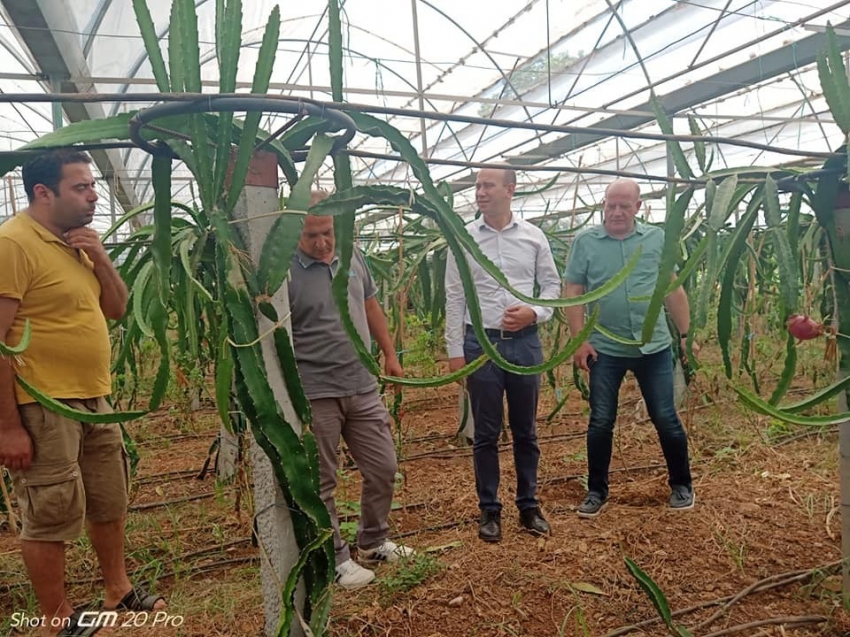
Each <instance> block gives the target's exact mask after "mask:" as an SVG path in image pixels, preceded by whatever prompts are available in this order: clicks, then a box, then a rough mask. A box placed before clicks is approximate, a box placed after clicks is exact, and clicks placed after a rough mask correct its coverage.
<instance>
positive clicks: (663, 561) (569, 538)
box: [0, 377, 850, 637]
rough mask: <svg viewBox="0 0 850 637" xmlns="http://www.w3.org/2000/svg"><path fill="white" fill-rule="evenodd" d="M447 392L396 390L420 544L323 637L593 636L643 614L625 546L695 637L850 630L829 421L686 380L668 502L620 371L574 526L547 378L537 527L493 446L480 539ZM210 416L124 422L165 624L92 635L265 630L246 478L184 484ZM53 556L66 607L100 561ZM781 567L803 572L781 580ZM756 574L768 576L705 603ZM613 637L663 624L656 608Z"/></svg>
mask: <svg viewBox="0 0 850 637" xmlns="http://www.w3.org/2000/svg"><path fill="white" fill-rule="evenodd" d="M807 383H808V381H807V380H805V379H802V380H801V381H800V383H799V385H800V387H801V388H805V386H806V385H807ZM456 391H457V390H456V388H455V387H454V386H452V387H449V388H443V389H440V390H417V391H413V390H408V391H406V392H405V398H406V407H405V413H404V418H403V421H402V427H401V435H402V438H403V440H404V442H403V445H402V461H401V463H400V468H401V472H402V474H403V482H402V483H401V485H400V487H399V488H398V491H397V495H396V501H397V503H398V505H399V508H398V509H397V510H395V511H394V512H393V514H392V517H391V524H392V529H393V530H392V535H393V537H394V538H402V540H403V541H404V542H405V543H407V544H409V545H411V546H414V547H416V548H417V549H418V550H419V551H420V552H422V553H424V554H425V556H426V557H424V558H420V559H418V560H415V561H413V562H410V563H406V564H402V565H400V566H397V567H393V566H385V567H382V568H381V569H379V573H378V575H379V580H378V582H377V583H376V584H374V585H372V586H369V587H367V588H365V589H362V590H360V591H356V592H343V591H337V592H336V594H335V601H334V610H333V617H332V624H331V630H330V634H331V635H333V636H334V637H349V636H354V635H358V636H364V637H366V636H376V637H377V636H379V635H381V636H388V637H402V636H414V637H420V636H421V637H461V636H473V635H475V636H478V635H482V636H490V635H493V636H503V635H504V636H533V637H550V636H552V637H554V636H582V637H583V636H592V637H597V636H600V637H601V636H604V635H609V634H611V633H612V632H614V631H616V630H617V629H618V628H620V627H624V626H628V625H633V624H637V623H639V622H643V621H645V620H651V619H653V618H656V617H657V614H656V612H655V611H654V609H653V607H652V604H651V602H650V601H649V599H648V598H647V596H646V595H645V594H644V593H643V592H642V591H641V590H640V588H639V587H638V585H637V583H636V581H635V580H634V579H633V578H632V577H631V576H630V575H629V572H628V570H627V568H626V566H625V563H624V557H625V556H628V557H630V558H631V559H633V560H634V561H635V562H636V563H637V564H638V565H639V566H640V567H641V568H642V569H643V570H644V571H646V573H647V574H649V576H650V577H652V579H653V580H654V581H655V582H656V583H657V584H658V585H659V586H660V588H661V589H662V590H663V591H664V593H665V594H666V596H667V598H668V600H669V602H670V606H671V608H672V610H673V611H674V612H676V611H685V610H687V612H686V613H683V614H680V615H678V616H677V617H676V621H677V622H678V623H680V624H682V625H684V626H687V627H688V628H689V629H690V630H691V631H692V632H693V633H694V635H696V636H697V637H708V636H709V635H711V636H713V637H720V636H721V635H727V634H734V635H744V636H752V637H755V636H759V635H763V636H776V637H779V636H787V637H791V636H794V637H804V636H813V635H824V636H836V637H837V636H841V635H850V616H848V615H847V614H846V613H845V612H844V611H843V610H841V606H840V595H839V591H840V578H839V577H838V576H837V575H836V571H835V570H834V567H832V568H830V567H829V565H834V564H835V563H836V562H837V561H838V560H840V557H841V553H840V512H839V511H838V509H837V506H838V502H839V498H838V472H837V466H838V443H837V434H835V433H834V432H819V433H818V432H805V431H803V430H796V429H788V428H785V427H783V426H780V425H778V424H777V423H772V422H770V421H769V419H766V418H764V417H760V416H754V415H752V414H749V413H747V412H745V411H743V410H742V408H740V407H739V405H738V404H737V403H736V402H734V401H733V400H732V398H731V396H730V395H729V392H726V391H720V390H718V389H717V383H716V382H713V381H712V382H709V381H706V380H705V378H704V377H700V378H699V379H698V380H697V381H696V383H695V385H692V387H691V391H690V394H689V397H688V402H687V405H686V406H685V408H684V409H683V410H682V416H683V420H684V421H685V423H686V426H687V429H688V431H689V434H690V439H691V455H692V460H693V472H694V477H695V489H696V494H697V504H696V507H695V509H694V510H692V511H689V512H679V513H674V512H671V511H668V510H667V509H666V508H665V504H666V498H667V495H668V487H667V485H666V472H665V470H664V467H663V466H662V464H661V463H662V462H663V459H662V457H661V453H660V450H659V447H658V443H657V439H656V436H655V432H654V429H653V427H652V425H651V423H649V422H648V420H647V419H646V415H645V412H644V411H643V408H642V405H641V403H640V402H639V400H638V393H637V390H636V388H635V386H634V381H633V380H627V382H626V384H625V386H624V390H623V394H622V396H621V409H620V416H619V421H618V428H617V438H616V443H615V451H614V458H613V462H612V470H613V472H612V476H611V505H610V506H609V508H608V509H607V510H606V511H605V512H604V513H603V514H602V516H601V517H599V518H598V519H596V520H592V521H587V520H580V519H579V518H578V517H577V516H576V513H575V507H576V505H577V503H578V502H579V501H580V499H581V497H582V496H583V493H584V486H583V481H584V474H585V456H584V431H585V429H586V414H585V412H586V407H585V404H584V403H583V402H582V401H581V399H580V397H579V396H578V393H577V392H575V391H574V390H570V391H572V392H573V394H574V395H573V396H571V397H570V399H569V401H568V402H567V404H566V405H565V406H564V408H563V409H562V410H561V412H560V413H559V414H558V415H557V416H555V418H554V419H553V420H552V422H546V419H545V416H546V414H547V413H549V410H551V408H552V405H554V404H555V399H554V396H553V395H552V392H551V390H549V389H548V388H547V389H545V390H544V392H543V405H542V406H541V409H540V415H541V421H540V425H539V435H540V441H541V449H542V459H541V466H540V487H539V494H540V497H541V500H542V503H543V508H544V512H545V514H546V515H547V517H548V519H549V521H550V522H551V524H552V527H553V530H554V532H553V535H552V537H551V538H548V539H539V538H534V537H532V536H530V535H528V534H525V533H522V532H520V530H519V527H518V523H517V519H516V512H515V509H514V507H513V504H512V501H513V488H514V480H515V474H514V472H513V468H512V465H513V462H512V458H511V454H510V447H509V444H507V443H506V444H505V445H504V448H503V453H502V499H503V502H504V504H505V509H504V513H503V526H504V539H503V541H502V542H501V543H500V544H498V545H488V544H485V543H483V542H481V541H479V540H478V538H477V525H476V518H477V505H476V498H475V492H474V480H473V472H472V459H471V452H470V450H469V448H467V447H464V446H463V445H459V444H458V442H457V440H456V439H455V438H454V434H455V430H456V428H457V411H458V408H457V395H456ZM217 430H218V425H217V420H216V416H215V413H214V411H213V410H212V409H205V410H202V411H201V412H196V413H195V414H193V416H192V418H191V419H189V418H187V417H185V416H184V415H181V414H180V413H177V412H176V411H175V410H171V411H170V412H169V411H161V412H160V413H157V414H155V415H153V416H151V417H149V418H147V419H145V420H144V421H141V422H139V423H134V424H132V425H131V426H130V431H131V432H132V434H133V435H134V436H135V438H136V440H137V441H138V444H139V451H140V455H141V462H140V465H139V467H138V474H137V477H136V479H135V482H134V486H133V492H132V510H131V512H130V516H129V519H128V525H127V528H128V532H127V544H128V552H129V556H130V566H131V568H132V569H133V570H134V572H135V576H134V577H135V578H136V579H137V580H148V581H149V582H150V583H151V586H152V588H153V589H154V590H155V591H156V592H158V593H162V594H163V595H165V596H166V597H167V598H168V601H169V607H168V612H169V615H170V617H171V622H172V623H178V622H179V623H180V624H181V625H180V626H173V625H171V626H162V625H159V626H156V627H154V626H153V625H152V624H151V622H152V618H148V619H146V620H145V621H144V622H142V621H141V620H140V621H139V623H140V624H141V625H140V626H137V627H130V628H115V629H113V630H112V631H110V633H109V634H118V635H127V636H128V637H133V636H135V635H175V636H176V635H180V636H187V637H188V636H193V637H194V636H197V637H200V636H205V637H206V636H211V635H227V636H232V637H239V636H249V635H250V636H257V635H260V634H261V633H262V625H263V617H262V598H261V593H260V583H259V575H258V570H259V559H260V557H259V551H258V550H257V549H256V548H254V547H252V545H251V543H250V533H251V513H252V503H251V497H250V490H249V489H248V490H246V489H245V488H244V487H245V486H246V484H247V482H248V480H249V478H247V477H246V478H244V479H243V480H242V483H241V484H238V485H237V486H234V485H216V484H215V481H214V480H213V479H212V478H211V477H210V476H207V477H206V478H205V479H202V480H198V479H196V476H197V474H198V473H199V471H200V469H201V466H202V464H203V462H204V460H205V458H206V457H207V451H208V449H209V447H210V444H211V443H212V442H213V440H214V439H215V436H216V432H217ZM806 433H808V434H809V435H800V434H806ZM794 436H798V437H796V438H794ZM239 487H241V489H240V488H239ZM358 492H359V476H358V474H357V472H356V470H355V469H347V470H346V471H344V472H343V479H342V480H341V486H340V490H339V494H338V500H339V502H340V504H341V506H343V507H344V506H345V505H346V504H349V503H354V502H356V501H357V499H358ZM237 501H238V506H237ZM67 562H68V567H67V570H68V581H69V584H70V594H71V598H72V600H73V601H74V603H84V602H91V601H92V600H96V599H97V597H98V596H99V595H100V588H99V583H98V578H99V573H98V571H97V568H96V562H95V561H94V556H93V552H92V550H91V546H90V544H89V543H88V541H87V540H86V539H81V540H80V541H79V542H77V543H75V544H74V545H73V546H71V547H70V549H69V552H68V559H67ZM804 571H812V573H811V574H801V572H804ZM783 574H789V575H791V576H793V575H796V574H800V577H798V578H797V580H796V581H792V582H787V583H785V584H782V583H781V582H782V580H787V579H788V578H786V577H784V576H782V575H783ZM765 578H775V579H776V580H779V582H780V585H779V586H775V587H773V588H767V589H763V590H756V591H753V592H750V593H749V594H747V595H745V596H743V597H742V598H740V599H739V600H736V601H734V602H733V603H731V604H730V605H729V606H728V607H724V606H723V605H722V604H723V602H724V601H728V600H729V599H730V598H731V597H732V596H735V595H737V594H739V593H741V592H744V591H746V590H747V589H748V587H752V586H753V585H754V584H755V583H757V582H758V581H760V580H762V579H765ZM700 606H701V607H700ZM14 613H19V615H18V616H19V617H20V613H24V614H25V615H27V616H29V617H32V616H36V615H37V612H36V606H35V602H34V600H33V597H32V594H31V591H30V588H29V585H28V583H27V578H26V575H25V573H24V571H23V564H22V560H21V556H20V551H19V548H18V543H17V538H16V536H15V534H14V533H13V532H12V530H11V529H10V528H9V526H8V524H6V525H4V526H3V527H2V529H0V635H18V634H30V633H28V632H27V631H26V630H18V629H15V628H13V621H12V617H13V614H14ZM782 618H785V619H784V621H782ZM795 618H796V619H797V620H799V619H800V618H807V620H806V621H805V622H804V623H795ZM707 620H711V621H710V623H707ZM760 622H765V623H762V624H760ZM742 626H743V627H742ZM102 634H106V631H104V632H103V633H102ZM620 634H625V633H620ZM629 634H632V635H653V636H656V635H658V636H660V635H666V634H668V633H667V632H666V629H665V628H664V627H663V626H662V625H661V624H660V623H659V622H655V623H651V624H648V625H645V626H643V628H641V629H635V630H633V631H632V632H630V633H629Z"/></svg>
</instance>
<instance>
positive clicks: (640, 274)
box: [564, 223, 671, 358]
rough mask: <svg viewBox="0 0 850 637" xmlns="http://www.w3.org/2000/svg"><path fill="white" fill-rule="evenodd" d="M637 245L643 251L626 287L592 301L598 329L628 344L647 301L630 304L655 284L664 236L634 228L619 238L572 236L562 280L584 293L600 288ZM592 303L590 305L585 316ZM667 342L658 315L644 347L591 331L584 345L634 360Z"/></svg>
mask: <svg viewBox="0 0 850 637" xmlns="http://www.w3.org/2000/svg"><path fill="white" fill-rule="evenodd" d="M638 246H643V251H642V252H641V256H640V260H639V261H638V264H637V266H635V269H634V270H632V272H631V274H630V275H629V277H628V279H626V282H625V283H624V284H623V285H621V286H620V287H618V288H617V289H616V290H614V291H613V292H611V293H610V294H608V295H607V296H604V297H603V298H601V299H599V301H597V304H598V305H599V324H600V325H602V327H605V328H606V329H608V330H609V331H610V332H612V333H614V334H617V335H618V336H622V337H624V338H627V339H630V340H637V341H639V340H640V339H641V332H642V330H643V323H644V318H645V317H646V311H647V309H648V308H649V302H648V301H635V300H631V299H633V298H634V297H641V296H643V297H648V296H650V295H652V291H653V290H654V289H655V283H656V281H658V269H659V267H660V266H661V254H662V252H663V249H664V231H663V230H661V229H660V228H656V227H655V226H649V225H646V224H642V223H637V224H635V230H634V232H632V234H630V235H629V236H627V237H626V238H624V239H615V238H613V237H611V236H609V235H608V232H607V231H606V230H605V227H604V226H596V227H593V228H588V229H587V230H582V231H581V232H579V233H578V234H577V235H576V238H575V239H574V240H573V244H572V246H571V248H570V256H569V258H568V259H567V270H566V272H565V273H564V279H565V280H566V281H567V282H568V283H576V284H580V285H583V286H584V289H585V290H586V291H588V292H590V291H592V290H595V289H596V288H598V287H600V286H601V285H603V284H604V283H606V282H607V281H608V280H610V279H611V278H612V277H613V276H614V275H615V274H616V273H617V272H619V271H620V270H622V269H623V267H624V266H625V265H626V262H627V261H628V260H629V258H630V257H631V256H632V255H633V254H634V252H635V250H637V249H638ZM594 306H595V304H590V306H589V307H588V314H590V313H591V312H593V309H594ZM670 343H671V338H670V329H669V328H668V327H667V321H666V319H665V314H664V312H661V314H659V316H658V321H657V322H656V323H655V330H654V331H653V333H652V340H651V341H649V343H646V344H645V345H643V346H641V347H638V346H636V345H623V344H622V343H617V342H616V341H612V340H611V339H610V338H607V337H606V336H603V335H602V334H601V333H600V332H598V331H594V332H593V334H592V335H591V336H590V344H591V345H593V347H594V349H596V350H597V351H599V352H602V353H603V354H608V355H610V356H625V357H630V358H635V357H638V356H640V355H641V354H654V353H656V352H660V351H661V350H663V349H664V348H665V347H668V346H669V345H670Z"/></svg>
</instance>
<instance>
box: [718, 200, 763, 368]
mask: <svg viewBox="0 0 850 637" xmlns="http://www.w3.org/2000/svg"><path fill="white" fill-rule="evenodd" d="M753 202H755V205H753ZM760 207H761V190H759V191H758V192H757V193H756V194H754V196H753V198H752V200H751V201H750V205H749V206H748V210H747V212H746V214H745V215H744V216H743V218H742V219H741V222H740V223H739V224H738V226H737V227H736V228H735V232H734V235H733V238H732V240H731V241H730V242H729V247H728V249H727V250H726V253H725V259H724V260H725V269H724V271H723V279H722V280H721V283H720V299H719V300H718V304H717V341H718V343H719V344H720V351H721V353H722V356H723V367H724V371H725V372H726V377H727V378H732V357H731V355H730V353H729V343H730V341H731V339H732V299H733V297H734V294H735V275H736V273H737V270H738V263H739V261H740V259H741V256H742V255H743V254H744V251H745V250H746V247H747V239H748V238H749V236H750V232H751V231H752V229H753V225H754V224H755V222H756V219H757V218H758V211H759V208H760Z"/></svg>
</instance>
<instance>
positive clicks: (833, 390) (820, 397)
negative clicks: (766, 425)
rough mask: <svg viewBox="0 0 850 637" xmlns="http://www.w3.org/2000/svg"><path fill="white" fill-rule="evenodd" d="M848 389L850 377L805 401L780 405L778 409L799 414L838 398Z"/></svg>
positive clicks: (840, 380)
mask: <svg viewBox="0 0 850 637" xmlns="http://www.w3.org/2000/svg"><path fill="white" fill-rule="evenodd" d="M847 388H850V376H847V377H846V378H841V379H839V380H837V381H836V382H834V383H833V384H832V385H830V386H829V387H825V388H824V389H822V390H820V391H819V392H817V393H816V394H813V395H812V396H809V397H808V398H806V399H805V400H801V401H800V402H796V403H793V404H791V405H780V406H779V407H778V409H781V410H782V411H784V412H788V413H791V414H798V413H800V412H801V411H806V410H807V409H811V408H812V407H817V406H818V405H820V404H821V403H822V402H824V401H825V400H829V399H830V398H832V397H833V396H837V395H838V394H840V393H841V392H842V391H844V390H845V389H847Z"/></svg>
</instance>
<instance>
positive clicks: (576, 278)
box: [564, 179, 694, 518]
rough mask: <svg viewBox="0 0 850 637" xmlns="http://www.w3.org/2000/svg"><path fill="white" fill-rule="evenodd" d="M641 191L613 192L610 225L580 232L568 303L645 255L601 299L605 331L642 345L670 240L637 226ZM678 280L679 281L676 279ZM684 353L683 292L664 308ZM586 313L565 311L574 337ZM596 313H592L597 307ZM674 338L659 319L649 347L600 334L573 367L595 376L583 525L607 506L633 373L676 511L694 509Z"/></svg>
mask: <svg viewBox="0 0 850 637" xmlns="http://www.w3.org/2000/svg"><path fill="white" fill-rule="evenodd" d="M640 203H641V201H640V188H639V187H638V185H637V183H636V182H634V181H632V180H630V179H619V180H617V181H615V182H613V183H612V184H611V185H610V186H608V188H607V190H606V191H605V199H604V201H603V213H604V218H603V225H601V226H596V227H593V228H589V229H587V230H584V231H582V232H580V233H579V234H578V235H577V236H576V238H575V240H574V241H573V244H572V247H571V249H570V255H569V259H568V261H567V270H566V272H565V274H564V279H565V280H566V286H565V290H564V293H565V296H567V297H575V296H579V295H581V294H584V293H585V292H586V291H587V292H589V291H592V290H595V289H596V288H598V287H600V286H601V285H603V284H604V283H605V282H607V281H608V280H610V279H611V277H613V276H614V275H615V274H616V273H617V272H618V271H619V270H621V269H622V268H623V266H625V264H626V262H627V261H628V260H629V258H630V257H631V255H632V254H634V252H635V251H636V250H637V249H638V248H641V249H642V252H641V257H640V260H639V262H638V264H637V267H636V268H635V269H634V270H633V271H632V273H631V274H630V275H629V277H628V279H627V280H626V283H625V284H624V285H622V286H620V287H619V288H617V289H616V290H614V291H613V292H611V293H610V294H608V295H607V296H605V297H603V298H601V299H599V301H597V303H596V304H597V305H598V307H599V324H600V325H601V326H602V327H604V328H606V329H607V330H608V331H609V332H611V333H613V334H616V335H617V336H620V337H622V338H624V339H628V340H632V341H635V340H637V341H640V339H641V332H642V330H643V324H644V320H645V318H646V311H647V308H648V307H649V303H648V302H647V301H636V300H634V299H635V297H647V296H649V295H651V294H652V291H653V290H654V289H655V283H656V281H657V280H658V269H659V266H660V264H661V254H662V251H663V247H664V232H663V231H662V230H661V229H660V228H657V227H654V226H648V225H645V224H642V223H637V222H636V221H635V216H636V215H637V212H638V210H639V209H640ZM673 278H674V279H675V275H674V277H673ZM664 304H665V306H666V308H667V311H668V312H669V313H670V316H671V317H672V318H673V322H674V323H675V324H676V328H677V330H678V332H679V337H680V338H681V339H682V346H683V347H684V344H685V339H686V338H687V335H688V327H689V325H690V309H689V307H688V297H687V295H686V294H685V291H684V289H683V288H682V287H681V286H679V287H678V288H676V290H675V291H673V292H671V293H670V294H669V295H668V296H667V298H666V299H665V301H664ZM584 309H585V308H584V306H575V307H570V308H567V309H566V314H567V319H568V320H569V324H570V331H571V332H572V333H573V334H577V333H578V332H579V331H580V330H581V328H582V327H583V326H584V319H585V313H584ZM591 309H593V308H592V307H591ZM671 341H672V339H671V336H670V330H669V329H668V327H667V321H666V320H665V319H664V316H663V314H662V315H661V316H659V318H658V321H657V323H656V324H655V329H654V331H653V333H652V339H651V340H650V341H649V342H648V343H645V344H644V345H640V346H638V345H625V344H622V343H618V342H617V341H614V340H612V339H610V338H608V337H607V336H605V335H603V334H602V333H601V332H598V331H594V333H593V334H592V335H591V337H590V340H589V342H586V343H584V344H582V346H581V347H580V348H579V350H578V351H577V352H576V354H575V357H574V360H575V363H576V365H578V366H579V367H580V368H581V369H583V370H584V371H587V372H589V374H590V379H589V380H590V382H589V384H590V424H589V426H588V430H587V465H588V480H587V486H588V493H587V496H586V497H585V498H584V500H583V501H582V502H581V504H580V505H579V507H578V514H579V516H580V517H585V518H595V517H596V516H598V515H599V514H600V513H601V512H602V510H603V509H604V508H605V506H606V504H607V502H608V467H609V464H610V462H611V446H612V440H613V435H614V421H615V420H616V418H617V403H618V400H619V392H620V385H621V384H622V382H623V377H624V376H625V374H626V372H627V371H632V372H633V373H634V375H635V378H637V381H638V385H639V386H640V390H641V393H642V394H643V398H644V401H645V402H646V408H647V411H648V412H649V416H650V419H651V420H652V422H653V424H654V425H655V429H656V431H657V432H658V439H659V441H660V442H661V449H662V451H663V452H664V458H665V460H666V461H667V470H668V473H669V484H670V488H671V491H672V493H671V495H670V499H669V506H670V508H671V509H676V510H683V509H690V508H692V507H693V506H694V492H693V487H692V484H691V472H690V466H689V462H688V438H687V434H686V433H685V430H684V428H683V427H682V423H681V421H680V420H679V416H678V415H677V414H676V408H675V405H674V402H673V355H672V351H671Z"/></svg>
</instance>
